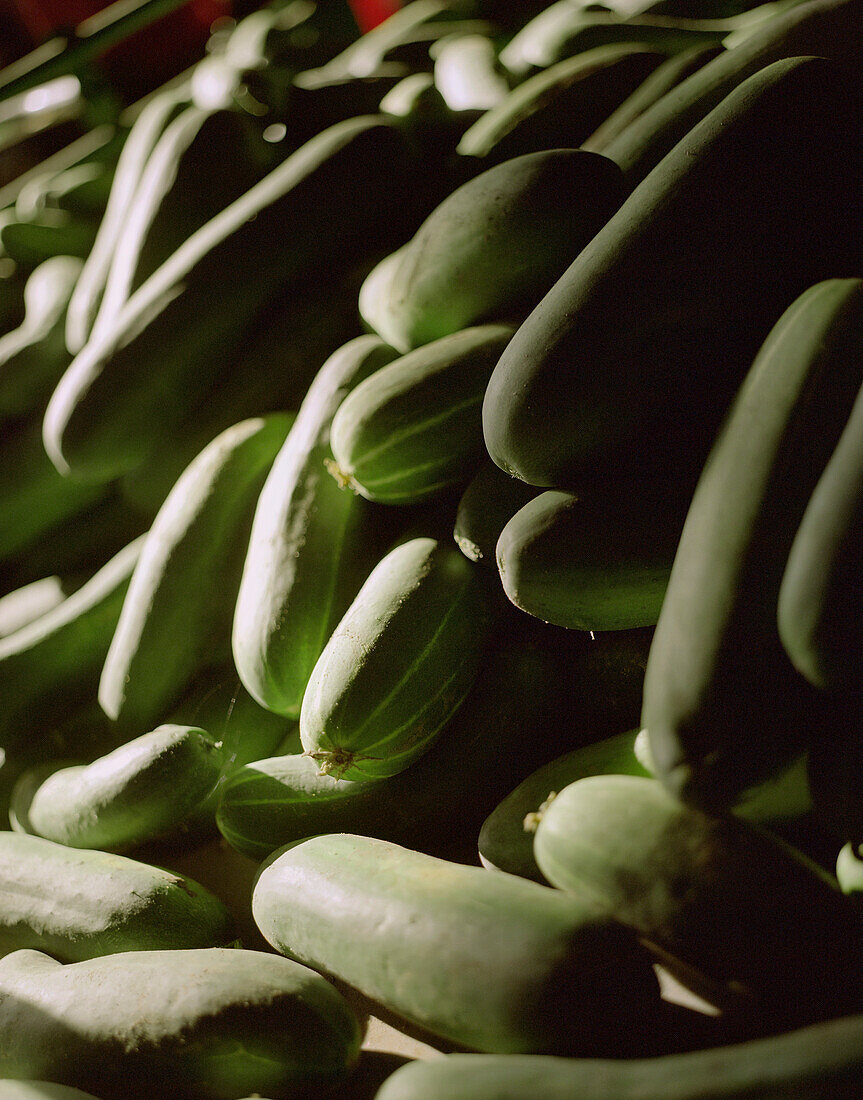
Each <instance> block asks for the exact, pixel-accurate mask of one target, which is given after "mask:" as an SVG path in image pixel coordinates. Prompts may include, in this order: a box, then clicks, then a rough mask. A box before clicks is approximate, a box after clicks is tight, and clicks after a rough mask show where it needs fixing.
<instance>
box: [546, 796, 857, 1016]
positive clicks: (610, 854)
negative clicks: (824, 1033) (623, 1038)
mask: <svg viewBox="0 0 863 1100" xmlns="http://www.w3.org/2000/svg"><path fill="white" fill-rule="evenodd" d="M534 856H535V858H536V862H537V864H538V865H539V868H540V870H541V871H542V873H543V874H544V875H545V877H546V878H547V879H548V881H549V882H551V883H552V884H553V885H554V886H557V887H558V888H560V889H563V890H567V891H571V892H572V893H573V895H574V896H575V897H576V898H581V897H583V896H585V895H587V896H589V897H591V898H593V899H594V901H595V902H596V903H597V904H599V905H600V906H601V907H602V908H603V909H604V911H605V912H607V913H609V914H612V913H613V914H614V915H615V916H616V917H617V919H619V920H621V921H623V922H624V923H626V924H628V925H630V926H631V927H633V928H634V929H636V930H637V931H638V932H639V933H640V934H641V935H642V936H645V937H647V939H648V940H651V941H654V942H656V943H657V944H659V946H660V947H662V948H664V949H665V950H667V951H668V952H670V953H671V955H672V956H674V957H676V958H679V959H682V960H683V962H684V963H687V964H689V965H691V966H693V967H695V968H696V970H697V971H700V972H701V973H703V974H705V975H707V977H708V978H709V979H711V980H713V981H716V982H719V983H722V984H723V985H726V986H728V987H730V988H734V987H736V988H737V989H740V988H741V987H742V988H743V989H744V990H748V991H749V992H750V994H751V995H752V996H754V997H755V998H756V1003H757V1004H759V1005H760V1006H761V1011H763V1012H764V1013H766V1014H767V1016H769V1018H770V1019H771V1021H773V1022H774V1024H775V1023H777V1022H780V1023H781V1025H782V1026H784V1027H788V1026H795V1025H799V1024H801V1023H808V1022H812V1021H813V1020H814V1019H823V1018H825V1017H829V1016H831V1015H839V1014H840V1013H842V1012H848V1011H854V1010H855V1005H856V1006H857V1008H856V1010H857V1011H859V1005H860V991H859V987H858V985H857V983H856V981H854V980H853V979H852V977H851V972H850V971H849V965H850V957H851V956H853V955H854V954H855V953H856V951H857V950H858V948H859V944H860V938H861V933H863V923H861V920H860V915H859V913H858V911H857V910H856V909H855V907H854V906H852V905H850V904H849V902H848V899H847V898H845V897H843V895H842V893H841V891H840V890H839V889H838V886H837V883H836V882H835V880H834V879H833V878H832V877H831V876H829V875H827V873H826V872H824V871H823V870H822V869H821V868H820V867H818V866H816V865H815V864H814V863H813V862H812V861H810V860H807V859H806V858H805V857H804V856H802V855H801V854H800V853H797V852H795V851H794V849H792V848H791V847H790V846H789V845H787V844H784V843H782V842H780V841H779V840H778V839H776V838H775V837H773V836H771V834H770V833H768V832H767V831H766V830H763V829H759V828H758V827H756V826H755V825H752V824H750V823H748V822H744V821H741V820H739V819H736V818H733V817H728V816H725V817H714V816H711V815H708V814H705V813H703V812H702V811H700V810H696V809H693V808H691V807H687V806H684V805H683V804H682V803H680V802H679V801H677V800H676V799H674V798H673V797H672V796H671V795H670V794H669V793H668V792H667V791H666V790H665V789H664V788H663V787H662V785H661V784H660V783H659V782H657V781H656V780H655V779H650V778H643V777H638V776H633V775H601V776H600V775H597V776H590V777H587V778H583V779H578V780H576V781H575V782H574V783H571V784H569V785H568V786H566V787H564V788H563V789H562V790H561V791H559V792H558V793H557V795H556V796H555V797H554V798H553V799H550V800H549V801H548V803H547V804H546V806H545V807H544V809H543V810H542V812H541V814H540V815H539V822H538V825H537V828H536V832H535V834H534ZM742 929H745V935H741V930H742ZM771 1026H773V1025H771Z"/></svg>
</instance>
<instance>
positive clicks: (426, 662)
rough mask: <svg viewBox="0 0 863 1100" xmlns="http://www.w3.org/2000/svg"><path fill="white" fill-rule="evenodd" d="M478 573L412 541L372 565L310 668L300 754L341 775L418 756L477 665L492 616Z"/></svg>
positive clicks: (369, 774) (441, 547)
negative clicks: (373, 566)
mask: <svg viewBox="0 0 863 1100" xmlns="http://www.w3.org/2000/svg"><path fill="white" fill-rule="evenodd" d="M486 579H487V578H486V576H485V574H484V573H483V572H482V571H480V570H478V569H477V567H476V566H475V565H474V563H473V562H469V561H468V560H467V558H465V557H464V555H463V554H462V553H460V551H459V550H458V548H457V547H456V546H455V545H453V544H452V543H449V544H448V543H443V542H440V541H439V540H437V539H434V538H426V537H417V538H411V539H408V540H407V541H405V542H403V543H401V544H400V545H398V546H396V547H395V548H394V549H393V550H390V552H389V553H388V554H385V555H384V557H383V558H382V559H381V560H380V562H378V564H377V565H376V566H375V568H374V569H373V570H372V572H371V573H370V574H369V576H368V577H367V579H366V581H365V583H364V584H363V586H362V588H361V589H360V591H359V592H358V593H357V595H356V597H355V598H354V600H353V602H352V603H351V605H350V607H349V608H348V610H347V611H346V612H345V614H344V616H343V617H342V619H341V621H340V622H339V624H338V626H337V627H336V628H335V630H334V631H333V633H332V635H331V636H330V639H329V641H328V642H327V644H326V646H325V647H324V650H323V652H322V653H321V655H320V657H319V658H318V660H317V662H316V663H315V666H314V668H313V670H312V673H311V676H310V677H309V682H308V685H307V687H306V691H305V694H304V695H303V702H302V708H301V710H300V737H301V739H302V743H303V749H304V751H305V753H306V755H307V756H310V757H311V758H312V759H313V760H315V761H316V762H317V764H318V770H319V771H321V772H324V773H327V774H330V775H335V776H336V778H339V779H363V778H376V777H382V776H388V775H395V774H396V773H397V772H399V771H401V770H402V769H403V768H406V767H407V766H408V765H409V764H410V763H411V762H412V761H413V760H415V759H416V758H417V757H418V756H420V755H421V754H422V753H423V752H425V751H426V750H427V749H428V747H429V746H430V744H431V743H432V741H433V739H434V738H435V737H436V736H437V734H438V733H439V732H440V731H441V729H442V728H443V726H444V724H445V723H446V722H447V720H448V719H449V718H450V717H451V716H452V715H453V714H454V713H455V711H456V710H457V708H458V707H459V706H460V704H461V703H462V701H463V700H464V697H465V695H466V694H467V692H468V690H469V688H470V686H471V684H472V683H473V680H474V678H475V676H476V674H477V671H478V669H479V665H480V660H481V656H482V652H483V648H484V646H485V644H486V641H487V637H488V634H489V632H490V629H491V625H492V621H493V617H494V604H493V602H492V599H491V593H490V589H489V587H488V586H487V584H486Z"/></svg>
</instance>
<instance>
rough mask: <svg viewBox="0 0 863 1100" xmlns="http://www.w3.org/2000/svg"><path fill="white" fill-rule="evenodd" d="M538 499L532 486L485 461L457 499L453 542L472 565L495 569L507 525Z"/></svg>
mask: <svg viewBox="0 0 863 1100" xmlns="http://www.w3.org/2000/svg"><path fill="white" fill-rule="evenodd" d="M536 495H537V490H536V489H534V488H533V486H531V485H525V483H524V482H523V481H521V480H520V479H519V478H517V477H510V476H509V474H505V473H504V472H503V470H501V468H500V467H499V466H496V465H495V464H494V463H493V462H491V461H490V460H489V459H488V458H485V459H483V461H482V463H481V464H480V467H479V469H478V470H477V472H476V473H475V474H474V476H473V477H472V478H471V480H470V481H469V482H468V485H467V487H466V488H465V491H464V492H463V493H462V495H461V496H460V497H459V502H458V507H457V508H456V514H455V520H454V521H453V538H454V539H455V541H456V543H457V545H458V548H459V550H461V552H462V553H463V554H464V555H465V557H467V558H470V560H471V561H479V562H484V563H485V564H486V565H488V566H489V567H490V568H492V569H494V568H496V565H497V563H496V560H495V554H494V551H495V546H496V545H497V540H498V538H499V537H500V533H501V531H502V530H503V529H504V527H505V526H506V524H507V521H508V520H509V519H510V518H511V517H512V516H514V515H515V513H516V512H517V511H518V510H519V508H521V507H522V505H524V504H527V502H528V501H529V500H531V499H532V498H533V497H535V496H536Z"/></svg>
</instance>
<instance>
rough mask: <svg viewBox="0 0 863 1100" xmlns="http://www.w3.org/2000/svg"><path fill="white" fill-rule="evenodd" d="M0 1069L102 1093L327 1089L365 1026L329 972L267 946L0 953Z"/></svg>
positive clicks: (225, 1098)
mask: <svg viewBox="0 0 863 1100" xmlns="http://www.w3.org/2000/svg"><path fill="white" fill-rule="evenodd" d="M0 1036H2V1044H0V1073H3V1074H4V1075H5V1076H12V1077H19V1078H26V1077H30V1078H37V1077H47V1078H50V1079H51V1080H54V1081H56V1082H58V1083H62V1084H67V1085H70V1086H73V1087H82V1088H86V1089H92V1090H93V1091H94V1092H96V1093H98V1095H99V1096H104V1097H105V1098H106V1100H117V1098H118V1097H119V1096H130V1097H133V1098H135V1100H139V1098H143V1097H145V1096H153V1095H154V1089H155V1090H157V1092H158V1094H160V1095H164V1096H177V1097H182V1098H183V1100H192V1098H194V1100H229V1098H231V1097H235V1096H238V1095H243V1094H245V1093H249V1092H257V1093H264V1092H272V1094H273V1095H275V1096H281V1097H299V1096H303V1095H304V1096H310V1095H318V1094H319V1093H318V1092H317V1091H316V1090H323V1089H324V1088H325V1087H326V1086H327V1085H328V1084H330V1083H335V1082H337V1081H338V1080H340V1079H342V1078H345V1077H346V1076H347V1074H348V1072H349V1070H350V1068H351V1067H352V1066H353V1064H354V1063H355V1062H356V1060H357V1057H358V1053H359V1045H360V1026H359V1022H358V1020H357V1018H356V1016H355V1014H354V1012H353V1010H352V1009H351V1008H350V1007H349V1005H348V1004H347V1002H346V1001H345V999H344V997H342V995H341V994H340V993H338V992H337V990H335V989H334V988H333V987H332V986H331V985H330V983H329V982H327V981H326V979H324V978H322V977H321V976H320V975H319V974H315V973H313V972H312V971H311V970H309V969H308V968H307V967H304V966H300V965H298V964H297V963H293V962H291V961H290V960H288V959H280V958H278V957H277V956H274V955H273V954H272V953H270V952H264V951H249V950H243V949H236V948H235V949H226V948H208V949H204V950H202V949H185V950H179V949H178V950H154V951H139V952H120V953H117V954H114V955H111V956H109V957H105V958H100V959H90V960H84V961H81V962H75V963H71V964H68V965H65V966H64V965H63V964H61V963H59V962H57V961H56V960H54V959H51V958H49V957H48V956H47V955H44V954H42V953H41V952H39V951H17V952H15V953H14V954H12V955H9V956H8V957H7V958H5V959H3V960H2V961H0Z"/></svg>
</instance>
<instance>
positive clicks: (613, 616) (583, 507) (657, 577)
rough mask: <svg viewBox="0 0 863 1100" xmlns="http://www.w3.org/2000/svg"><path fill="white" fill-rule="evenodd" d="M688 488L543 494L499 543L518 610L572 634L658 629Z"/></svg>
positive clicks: (504, 577) (504, 578) (506, 585)
mask: <svg viewBox="0 0 863 1100" xmlns="http://www.w3.org/2000/svg"><path fill="white" fill-rule="evenodd" d="M687 484H688V479H687V478H681V479H680V481H679V483H678V484H676V485H652V484H648V485H643V486H639V485H633V486H626V485H623V486H622V487H621V488H619V489H610V490H606V491H603V490H600V491H598V492H585V493H583V494H580V495H579V494H575V493H567V492H563V491H561V490H553V489H550V490H547V491H546V492H544V493H540V494H539V495H538V496H535V497H534V498H533V499H532V500H530V501H528V503H527V504H525V505H524V506H523V507H522V508H520V509H519V510H518V511H517V512H516V513H515V515H514V516H512V518H511V519H510V520H509V521H508V522H507V524H506V526H505V527H504V528H503V530H502V531H501V533H500V537H499V538H498V540H497V545H496V548H495V557H496V560H497V568H498V574H499V575H500V579H501V583H502V584H503V590H504V592H505V593H506V594H507V596H508V597H509V599H510V600H511V601H512V603H514V604H515V605H516V607H520V608H521V609H522V611H526V612H527V613H528V614H530V615H535V616H536V617H537V618H539V619H542V620H543V621H545V622H550V623H554V624H555V625H557V626H564V627H567V628H569V629H573V630H631V629H635V628H637V627H642V626H654V625H655V623H656V620H657V618H658V617H659V609H660V608H661V606H662V600H663V597H664V595H665V589H666V586H667V584H668V576H669V574H670V572H671V563H672V561H673V560H674V551H675V549H676V548H677V541H678V539H679V538H680V531H681V529H682V527H683V521H684V519H685V517H686V509H687V506H688V503H689V494H688V492H687ZM627 489H628V490H629V491H627Z"/></svg>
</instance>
